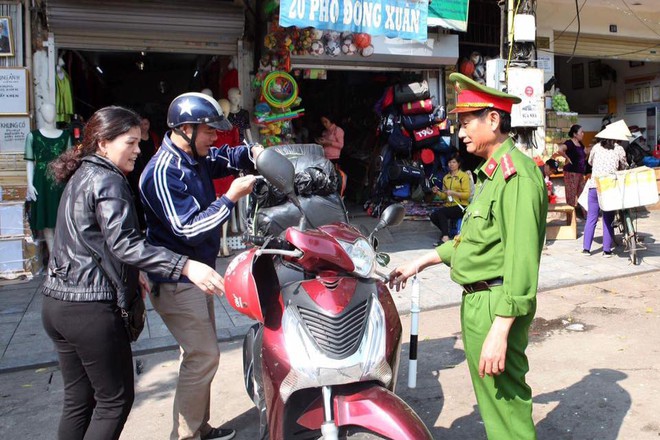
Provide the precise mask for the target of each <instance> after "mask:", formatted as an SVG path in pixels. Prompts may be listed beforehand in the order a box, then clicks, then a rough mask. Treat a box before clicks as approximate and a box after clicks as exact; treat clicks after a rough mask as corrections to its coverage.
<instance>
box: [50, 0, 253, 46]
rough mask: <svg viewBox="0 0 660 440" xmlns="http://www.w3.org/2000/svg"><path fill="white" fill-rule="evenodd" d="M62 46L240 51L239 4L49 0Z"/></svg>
mask: <svg viewBox="0 0 660 440" xmlns="http://www.w3.org/2000/svg"><path fill="white" fill-rule="evenodd" d="M46 13H47V19H48V28H49V30H50V31H51V32H53V33H54V34H55V43H56V45H57V46H58V47H62V48H69V49H80V50H130V51H142V50H144V51H154V52H179V53H181V52H183V53H198V54H214V55H232V54H236V52H237V47H238V44H237V42H238V40H239V39H240V38H241V37H242V35H243V31H244V13H243V8H242V7H241V6H237V5H235V4H234V3H231V2H224V1H214V0H196V1H193V2H186V3H185V5H184V2H181V1H178V0H140V1H130V0H104V1H97V0H47V4H46Z"/></svg>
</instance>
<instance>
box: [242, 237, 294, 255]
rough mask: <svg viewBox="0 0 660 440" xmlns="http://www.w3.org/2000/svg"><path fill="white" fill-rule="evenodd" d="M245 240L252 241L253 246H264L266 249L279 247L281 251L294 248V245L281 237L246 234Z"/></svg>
mask: <svg viewBox="0 0 660 440" xmlns="http://www.w3.org/2000/svg"><path fill="white" fill-rule="evenodd" d="M245 241H247V242H248V243H252V244H254V245H255V246H262V247H263V246H265V247H266V248H268V249H280V250H283V251H292V250H295V249H296V248H295V246H293V245H292V244H291V243H289V242H288V241H286V240H285V239H283V238H278V237H263V236H260V235H247V236H246V238H245Z"/></svg>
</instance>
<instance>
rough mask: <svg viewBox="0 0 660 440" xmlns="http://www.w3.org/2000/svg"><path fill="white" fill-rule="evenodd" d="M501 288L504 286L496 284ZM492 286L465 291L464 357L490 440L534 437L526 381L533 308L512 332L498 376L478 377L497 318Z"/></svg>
mask: <svg viewBox="0 0 660 440" xmlns="http://www.w3.org/2000/svg"><path fill="white" fill-rule="evenodd" d="M492 289H493V291H495V289H501V287H499V286H497V287H493V288H492ZM493 306H494V304H493V305H491V292H490V291H489V290H485V291H481V292H475V293H471V294H464V295H463V301H462V304H461V329H462V332H463V346H464V348H465V357H466V359H467V363H468V367H469V369H470V377H471V379H472V386H473V388H474V393H475V394H476V396H477V403H478V404H479V412H480V413H481V417H482V419H483V421H484V425H485V427H486V434H487V436H488V439H489V440H500V439H502V440H532V439H536V430H535V429H534V421H533V420H532V390H531V388H530V387H529V385H527V383H526V382H525V374H526V373H527V371H529V364H528V362H527V356H526V355H525V348H526V347H527V339H528V338H527V334H528V330H529V326H530V324H531V322H532V319H533V318H534V312H535V308H534V310H532V312H531V313H530V314H528V315H526V316H519V317H517V318H516V320H515V321H514V323H513V325H512V326H511V330H510V332H509V339H508V343H507V351H506V365H505V369H504V372H503V373H502V374H500V375H499V376H493V377H491V376H484V378H483V379H482V378H480V377H479V358H480V357H481V347H482V346H483V343H484V340H485V339H486V336H487V335H488V331H489V330H490V326H491V324H492V322H493V320H494V318H495V315H494V314H493V311H492V307H493Z"/></svg>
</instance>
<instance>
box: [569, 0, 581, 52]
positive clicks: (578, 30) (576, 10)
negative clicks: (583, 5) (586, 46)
mask: <svg viewBox="0 0 660 440" xmlns="http://www.w3.org/2000/svg"><path fill="white" fill-rule="evenodd" d="M575 15H576V17H577V22H578V28H577V34H575V44H573V53H572V54H571V56H570V57H569V58H568V59H567V60H566V62H567V63H570V62H571V60H572V59H573V57H574V56H575V50H576V49H577V44H578V40H579V39H580V29H581V23H580V8H579V7H578V0H575Z"/></svg>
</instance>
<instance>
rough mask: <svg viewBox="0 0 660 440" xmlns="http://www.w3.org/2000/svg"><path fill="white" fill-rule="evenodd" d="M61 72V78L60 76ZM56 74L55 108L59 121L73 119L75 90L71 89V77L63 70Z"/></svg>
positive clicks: (67, 121)
mask: <svg viewBox="0 0 660 440" xmlns="http://www.w3.org/2000/svg"><path fill="white" fill-rule="evenodd" d="M60 73H61V76H62V77H61V78H60ZM60 73H57V74H56V75H55V109H56V111H57V119H56V121H57V122H66V123H67V124H68V123H69V122H70V121H71V116H72V115H73V92H72V91H71V79H70V78H69V75H68V74H67V73H66V72H65V71H64V70H62V71H61V72H60Z"/></svg>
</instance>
